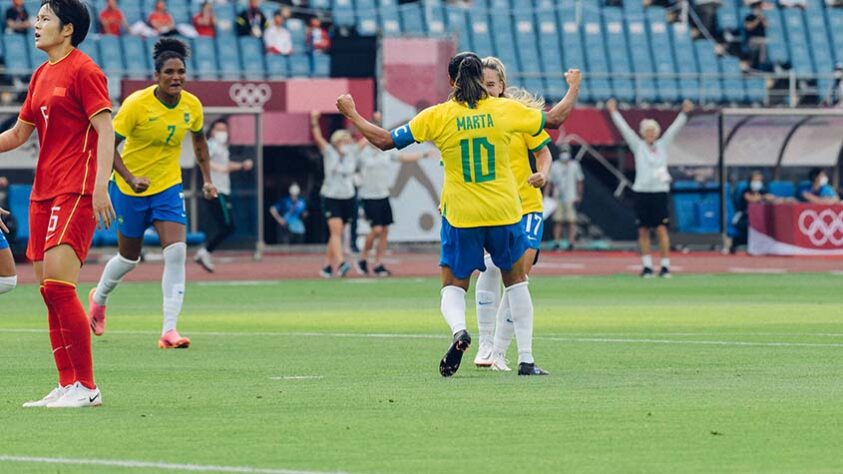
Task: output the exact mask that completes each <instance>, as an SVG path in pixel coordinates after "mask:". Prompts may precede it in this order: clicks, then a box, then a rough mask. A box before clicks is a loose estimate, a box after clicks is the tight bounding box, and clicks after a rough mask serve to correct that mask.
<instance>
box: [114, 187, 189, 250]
mask: <svg viewBox="0 0 843 474" xmlns="http://www.w3.org/2000/svg"><path fill="white" fill-rule="evenodd" d="M109 193H110V194H111V202H112V204H113V205H114V210H115V211H116V212H117V230H119V231H120V233H121V234H123V235H124V236H126V237H129V238H130V239H139V238H142V237H143V232H144V231H145V230H146V228H147V227H149V226H151V225H152V223H153V222H155V221H165V222H176V223H179V224H182V225H185V226H186V225H187V213H186V212H185V208H184V192H183V188H182V185H181V184H177V185H175V186H170V187H169V188H167V189H165V190H163V191H161V192H160V193H157V194H152V195H150V196H129V195H127V194H123V192H122V191H120V188H118V187H117V184H115V183H114V182H113V181H112V182H111V183H109Z"/></svg>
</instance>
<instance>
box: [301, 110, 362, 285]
mask: <svg viewBox="0 0 843 474" xmlns="http://www.w3.org/2000/svg"><path fill="white" fill-rule="evenodd" d="M319 117H320V114H319V112H312V113H311V114H310V129H311V132H312V133H313V140H314V141H315V142H316V147H317V148H319V151H320V152H321V153H322V166H323V168H324V170H325V178H324V180H323V181H322V190H321V191H320V193H319V194H320V195H321V196H322V205H323V210H324V212H325V219H327V220H328V232H329V233H330V237H329V238H328V247H327V248H326V250H325V266H324V267H323V268H322V270H321V271H320V272H319V275H321V276H322V277H323V278H331V277H332V276H334V275H335V274H336V275H339V276H341V277H344V276H345V275H346V274H347V273H348V271H349V270H350V269H351V265H350V264H349V263H348V262H346V261H345V255H344V253H343V242H342V239H343V235H344V233H345V226H346V224H348V223H349V222H350V221H351V219H356V218H357V216H356V215H355V206H354V194H355V189H354V175H355V173H356V172H357V153H358V146H357V145H356V144H355V143H354V140H353V139H352V138H351V133H349V132H348V130H337V131H335V132H334V133H333V134H331V142H330V143H328V141H327V140H325V138H324V137H323V136H322V129H321V128H320V127H319ZM335 269H336V273H335V272H334V270H335Z"/></svg>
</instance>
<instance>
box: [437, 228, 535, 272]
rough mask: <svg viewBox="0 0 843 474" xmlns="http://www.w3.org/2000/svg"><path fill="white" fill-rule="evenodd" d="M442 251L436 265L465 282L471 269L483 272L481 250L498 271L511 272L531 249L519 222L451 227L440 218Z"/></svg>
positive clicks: (484, 268) (483, 264) (484, 265)
mask: <svg viewBox="0 0 843 474" xmlns="http://www.w3.org/2000/svg"><path fill="white" fill-rule="evenodd" d="M440 239H441V240H442V251H441V254H440V257H439V266H441V267H448V268H450V269H451V272H453V274H454V276H455V277H457V278H459V279H461V280H464V279H467V278H469V277H470V276H471V274H472V273H473V272H474V270H480V271H481V272H483V271H486V264H485V262H484V261H483V255H484V252H483V251H484V249H485V250H486V251H487V252H489V255H490V256H491V257H492V261H493V262H494V263H495V265H496V266H497V267H498V268H500V269H501V270H504V271H507V270H511V269H512V266H513V265H514V264H515V262H517V261H518V260H519V259H520V258H521V256H522V255H524V252H526V251H527V249H528V248H530V243H529V241H528V239H527V234H526V232H524V226H523V225H522V223H521V222H516V223H515V224H510V225H501V226H492V227H470V228H459V227H453V226H451V224H450V223H448V220H447V219H445V218H444V217H443V218H442V230H441V231H440Z"/></svg>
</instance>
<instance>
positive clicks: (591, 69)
mask: <svg viewBox="0 0 843 474" xmlns="http://www.w3.org/2000/svg"><path fill="white" fill-rule="evenodd" d="M583 28H584V30H583V38H584V43H585V53H586V62H587V63H588V69H587V70H588V73H589V74H594V75H596V76H597V77H595V78H593V79H591V80H590V83H589V86H590V87H591V96H592V98H593V99H594V100H607V99H609V98H610V97H612V96H613V95H614V93H613V91H612V86H611V82H610V81H609V76H610V74H609V63H608V60H607V55H606V46H605V44H604V42H603V28H602V26H601V24H600V20H599V17H598V18H597V21H587V22H586V23H585V24H584V25H583ZM618 92H624V97H623V99H624V100H629V97H628V94H626V93H625V92H626V91H621V90H619V91H618Z"/></svg>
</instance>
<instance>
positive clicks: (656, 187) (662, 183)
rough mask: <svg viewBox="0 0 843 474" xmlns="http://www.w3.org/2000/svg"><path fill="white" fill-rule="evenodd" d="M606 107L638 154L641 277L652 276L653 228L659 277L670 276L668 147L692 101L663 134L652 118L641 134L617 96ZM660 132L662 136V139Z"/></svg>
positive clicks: (636, 184)
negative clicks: (631, 124) (629, 121)
mask: <svg viewBox="0 0 843 474" xmlns="http://www.w3.org/2000/svg"><path fill="white" fill-rule="evenodd" d="M606 108H607V109H608V110H609V114H610V115H611V117H612V121H613V122H614V123H615V126H616V127H617V128H618V131H619V132H620V133H621V135H622V136H623V138H624V140H626V143H627V144H628V145H629V149H630V150H631V151H632V153H633V154H634V155H635V182H634V183H633V185H632V190H633V191H635V212H636V214H637V222H638V245H639V248H640V250H641V263H642V264H643V266H644V268H643V270H641V276H642V277H644V278H650V277H652V276H653V258H652V256H650V250H651V247H650V231H651V230H652V229H656V235H657V236H658V239H659V252H660V253H661V267H662V268H661V271H660V272H659V276H661V277H664V278H670V255H669V252H670V236H669V235H668V232H667V226H668V225H669V224H670V217H669V215H668V193H669V191H670V181H671V179H670V173H668V170H667V148H668V146H670V144H671V142H673V140H674V139H675V138H676V135H677V134H678V133H679V130H681V129H682V127H683V126H685V124H686V123H687V122H688V115H687V114H688V113H690V112H691V111H692V110H694V104H693V103H692V102H691V101H689V100H686V101H685V102H683V103H682V111H681V112H680V113H679V116H678V117H676V120H675V121H674V122H673V124H672V125H671V126H670V127H669V128H668V129H667V131H666V132H664V135H661V127H660V126H659V124H658V122H656V121H655V120H652V119H645V120H642V121H641V124H640V132H641V136H640V137H639V136H638V134H636V133H635V132H634V131H633V130H632V129H631V128H630V127H629V125H628V124H627V123H626V120H624V118H623V116H622V115H621V114H620V112H618V103H617V101H616V100H615V99H610V100H609V101H608V102H606ZM660 135H661V138H659V136H660Z"/></svg>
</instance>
